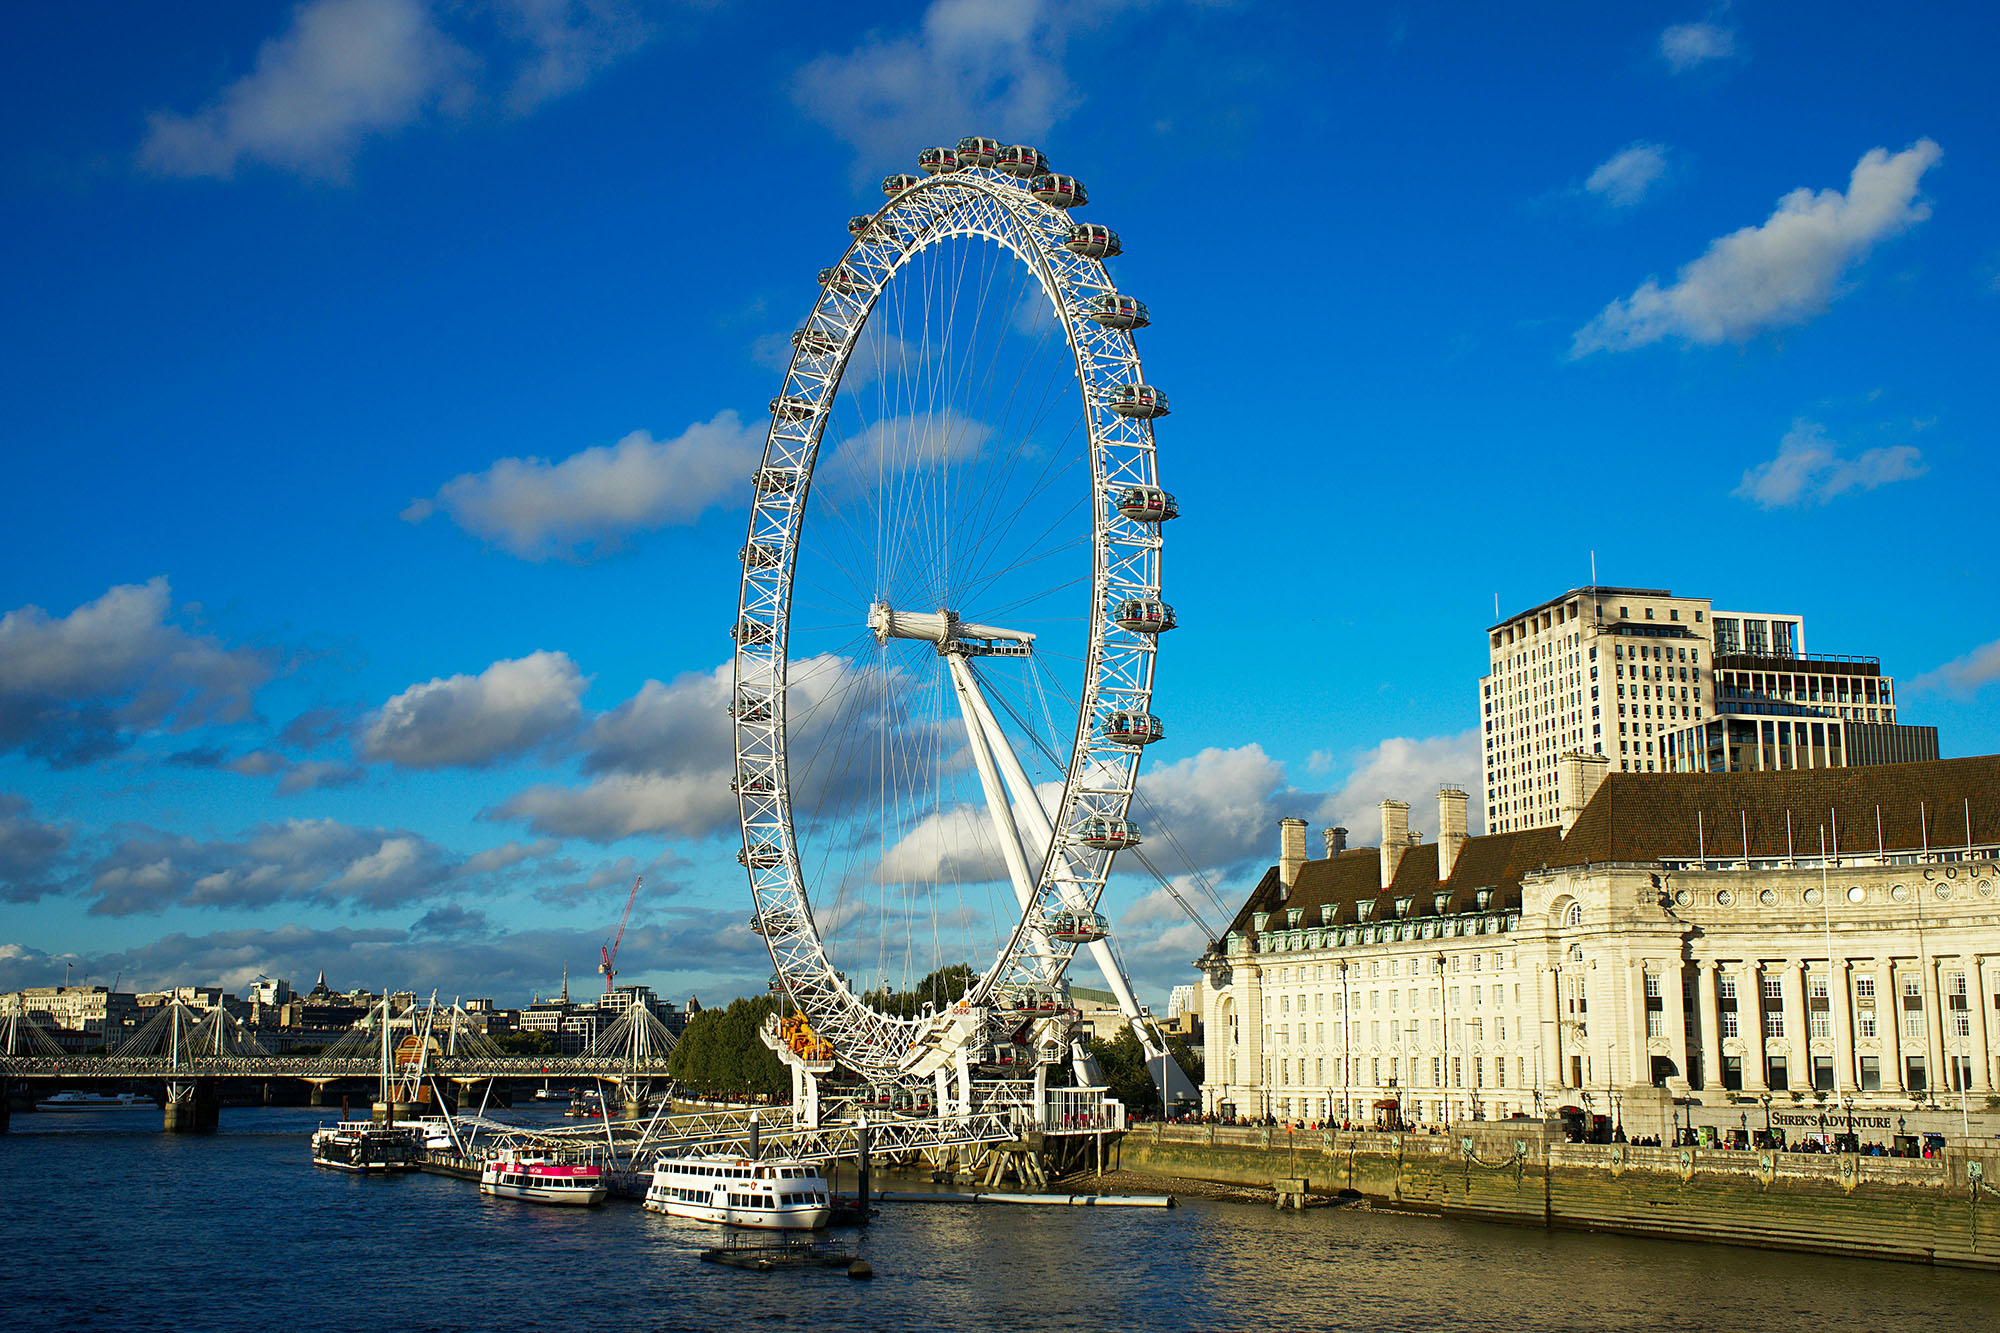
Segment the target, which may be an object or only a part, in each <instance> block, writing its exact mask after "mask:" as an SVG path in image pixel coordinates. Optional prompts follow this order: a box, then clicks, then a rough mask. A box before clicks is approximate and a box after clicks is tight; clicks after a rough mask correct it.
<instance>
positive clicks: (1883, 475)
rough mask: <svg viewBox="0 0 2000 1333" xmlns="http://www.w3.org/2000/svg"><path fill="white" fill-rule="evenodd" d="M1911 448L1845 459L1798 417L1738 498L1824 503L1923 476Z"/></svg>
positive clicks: (1782, 504) (1815, 426) (1773, 504)
mask: <svg viewBox="0 0 2000 1333" xmlns="http://www.w3.org/2000/svg"><path fill="white" fill-rule="evenodd" d="M1924 471H1925V468H1924V460H1923V455H1922V453H1920V452H1919V451H1918V449H1917V447H1916V446H1915V445H1912V444H1897V445H1885V446H1881V447H1878V448H1874V449H1864V450H1862V451H1861V452H1860V453H1858V454H1855V455H1854V456H1853V457H1851V458H1850V457H1847V456H1844V455H1843V454H1842V453H1841V451H1840V445H1839V444H1838V443H1837V442H1836V441H1834V440H1831V439H1829V438H1828V437H1827V433H1826V428H1825V427H1824V426H1822V425H1820V424H1819V423H1818V422H1817V421H1807V420H1806V419H1805V418H1803V417H1801V418H1800V419H1799V420H1797V421H1794V422H1793V423H1792V428H1791V429H1790V430H1788V431H1786V432H1785V438H1784V439H1782V440H1780V441H1779V442H1778V456H1777V457H1776V458H1773V459H1770V460H1768V461H1766V462H1763V463H1759V464H1757V466H1755V467H1753V468H1751V469H1749V470H1748V471H1746V472H1745V473H1744V474H1743V480H1742V482H1741V484H1739V485H1738V486H1737V488H1736V490H1735V494H1736V496H1737V498H1739V499H1743V500H1749V501H1750V502H1752V503H1753V504H1756V505H1758V506H1760V507H1761V508H1764V509H1784V508H1790V507H1803V506H1806V505H1814V504H1825V503H1827V501H1829V500H1832V499H1834V498H1835V497H1836V496H1840V495H1845V494H1847V493H1848V492H1849V491H1872V490H1874V489H1875V488H1876V487H1877V486H1886V485H1888V484H1889V483H1890V482H1895V481H1908V480H1909V479H1910V478H1912V477H1921V476H1922V475H1923V474H1924Z"/></svg>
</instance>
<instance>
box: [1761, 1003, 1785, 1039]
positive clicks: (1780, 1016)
mask: <svg viewBox="0 0 2000 1333" xmlns="http://www.w3.org/2000/svg"><path fill="white" fill-rule="evenodd" d="M1764 1035H1765V1036H1767V1037H1782V1036H1784V1035H1785V1011H1784V1010H1782V1009H1766V1010H1765V1011H1764Z"/></svg>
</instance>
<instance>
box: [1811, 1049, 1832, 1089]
mask: <svg viewBox="0 0 2000 1333" xmlns="http://www.w3.org/2000/svg"><path fill="white" fill-rule="evenodd" d="M1813 1090H1814V1091H1816V1092H1832V1091H1833V1057H1832V1056H1830V1055H1815V1056H1814V1057H1813Z"/></svg>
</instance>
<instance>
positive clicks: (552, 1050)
mask: <svg viewBox="0 0 2000 1333" xmlns="http://www.w3.org/2000/svg"><path fill="white" fill-rule="evenodd" d="M493 1044H494V1045H495V1046H498V1047H499V1048H500V1050H501V1052H502V1053H503V1054H506V1055H555V1054H556V1053H557V1051H556V1043H555V1039H554V1038H553V1037H551V1036H549V1034H548V1033H546V1032H496V1033H494V1034H493Z"/></svg>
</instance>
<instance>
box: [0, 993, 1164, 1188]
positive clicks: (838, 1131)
mask: <svg viewBox="0 0 2000 1333" xmlns="http://www.w3.org/2000/svg"><path fill="white" fill-rule="evenodd" d="M386 1009H387V1005H386V1001H385V1002H384V1003H381V1004H377V1005H376V1006H375V1008H374V1009H373V1010H372V1011H371V1012H370V1013H369V1014H368V1015H367V1017H365V1018H364V1019H363V1020H362V1022H361V1024H360V1025H359V1026H357V1027H355V1028H354V1029H353V1030H351V1031H349V1032H347V1033H345V1034H343V1035H342V1036H341V1037H340V1038H339V1039H338V1040H337V1041H335V1042H334V1043H333V1044H332V1045H330V1046H329V1047H327V1048H326V1049H325V1050H324V1051H322V1052H320V1053H319V1054H316V1055H297V1056H282V1055H273V1054H271V1053H270V1052H269V1051H268V1050H266V1049H265V1048H264V1047H263V1045H262V1044H261V1043H259V1042H258V1041H257V1039H256V1038H255V1037H254V1036H253V1035H252V1034H251V1033H250V1031H249V1030H248V1029H247V1028H246V1027H245V1026H244V1025H243V1024H242V1023H241V1022H239V1021H238V1020H237V1019H236V1018H235V1017H233V1016H232V1015H230V1014H229V1013H228V1012H227V1011H225V1010H222V1009H211V1010H208V1011H206V1012H203V1011H200V1010H196V1009H193V1008H191V1007H189V1006H188V1005H186V1004H184V1003H182V1002H180V1001H178V1000H176V1001H173V1002H172V1003H169V1004H167V1005H164V1006H162V1007H161V1009H160V1012H159V1013H157V1014H156V1015H154V1016H153V1017H152V1018H151V1019H150V1020H148V1021H147V1022H146V1024H145V1025H144V1026H142V1027H141V1028H140V1029H139V1030H138V1031H137V1032H135V1033H134V1034H133V1035H132V1036H130V1037H129V1038H127V1039H126V1040H125V1041H123V1042H121V1043H120V1044H119V1045H117V1046H116V1047H113V1048H112V1049H111V1050H109V1051H108V1052H106V1053H104V1054H101V1055H80V1054H76V1053H73V1052H68V1051H65V1050H64V1049H63V1048H62V1047H61V1045H59V1044H58V1043H57V1041H56V1040H55V1038H54V1036H53V1035H52V1034H51V1033H50V1032H49V1031H48V1030H47V1029H46V1028H43V1027H42V1026H41V1025H39V1024H37V1023H36V1022H35V1021H34V1018H33V1017H32V1016H31V1015H29V1014H27V1013H23V1012H21V1011H19V1010H16V1011H13V1012H10V1013H8V1014H5V1015H0V1093H4V1089H5V1085H6V1084H7V1083H9V1082H12V1081H17V1080H25V1081H36V1082H39V1081H41V1080H55V1081H59V1082H62V1083H77V1082H88V1081H99V1082H102V1081H112V1082H119V1083H131V1082H150V1081H158V1082H160V1083H162V1084H164V1086H165V1090H166V1096H165V1099H164V1102H163V1117H164V1119H163V1123H164V1127H165V1129H166V1130H167V1131H168V1132H169V1133H175V1132H190V1131H201V1130H209V1129H213V1128H215V1126H216V1123H217V1119H218V1115H219V1108H220V1097H219V1089H220V1085H221V1084H222V1083H224V1082H226V1081H229V1080H238V1081H244V1082H250V1081H257V1082H262V1081H268V1080H271V1079H287V1078H292V1079H299V1080H301V1081H302V1082H305V1083H308V1084H311V1085H312V1086H313V1089H314V1101H315V1103H318V1102H320V1101H321V1100H322V1097H323V1095H324V1092H325V1089H326V1088H327V1087H328V1085H330V1084H333V1083H335V1082H338V1081H342V1080H347V1081H360V1080H366V1081H369V1082H373V1083H374V1084H375V1085H376V1091H375V1097H376V1099H377V1100H376V1105H375V1109H376V1112H377V1114H378V1115H384V1114H386V1115H389V1116H394V1117H396V1118H399V1119H401V1118H412V1119H414V1118H417V1117H418V1116H419V1115H420V1114H421V1113H422V1112H423V1111H425V1110H431V1109H437V1108H438V1107H440V1106H441V1104H442V1102H443V1101H444V1098H443V1096H442V1090H441V1088H440V1086H439V1085H440V1084H445V1083H448V1084H451V1085H453V1086H454V1087H455V1088H456V1090H457V1097H456V1101H457V1103H458V1105H459V1106H460V1108H462V1113H461V1114H459V1115H458V1116H456V1117H454V1118H452V1119H451V1120H450V1121H449V1124H450V1128H449V1129H448V1130H447V1131H446V1132H447V1133H448V1134H449V1135H450V1137H451V1139H452V1141H453V1148H454V1151H455V1153H456V1155H458V1156H459V1157H460V1158H463V1159H469V1158H473V1157H475V1156H477V1155H478V1153H476V1152H475V1150H474V1143H473V1141H474V1140H475V1139H478V1140H481V1141H482V1147H481V1150H480V1151H482V1152H483V1151H490V1150H491V1149H493V1148H506V1147H514V1148H532V1149H534V1150H536V1151H540V1152H544V1153H548V1154H552V1155H555V1156H557V1157H560V1158H566V1159H574V1160H587V1161H592V1162H596V1163H599V1164H602V1165H604V1166H605V1167H606V1168H608V1169H610V1170H611V1171H613V1172H614V1173H617V1172H632V1171H636V1170H637V1169H638V1166H639V1164H640V1163H642V1162H645V1161H649V1160H650V1159H651V1158H652V1157H653V1156H655V1155H657V1154H659V1153H661V1152H665V1151H676V1152H687V1151H702V1152H733V1153H751V1154H755V1153H756V1152H758V1151H759V1150H760V1149H761V1148H763V1147H767V1146H768V1147H772V1148H780V1147H781V1148H782V1150H783V1151H784V1152H785V1153H786V1154H787V1155H788V1156H793V1157H798V1158H802V1159H805V1160H808V1161H827V1162H833V1161H840V1160H845V1159H849V1158H864V1159H865V1158H868V1157H875V1158H880V1159H886V1160H892V1161H893V1160H904V1161H914V1160H917V1159H928V1160H930V1161H932V1162H934V1163H937V1164H939V1165H942V1164H944V1163H945V1162H947V1161H949V1160H951V1159H953V1158H956V1159H958V1160H959V1161H960V1162H961V1163H965V1164H969V1167H970V1169H972V1170H973V1171H974V1172H975V1173H977V1172H980V1171H985V1172H987V1173H988V1175H989V1178H990V1179H992V1180H995V1181H997V1180H998V1179H999V1178H1000V1175H1001V1173H1002V1172H1003V1170H1011V1171H1013V1172H1014V1173H1015V1174H1016V1175H1017V1176H1019V1177H1020V1178H1021V1179H1022V1180H1023V1181H1024V1182H1037V1181H1040V1180H1042V1179H1043V1178H1044V1167H1043V1161H1044V1160H1045V1159H1046V1160H1049V1161H1051V1162H1054V1163H1056V1164H1057V1165H1058V1166H1059V1167H1060V1166H1069V1165H1081V1164H1083V1160H1084V1159H1083V1157H1082V1156H1081V1154H1082V1153H1084V1152H1087V1151H1088V1150H1089V1148H1090V1147H1091V1146H1092V1144H1093V1143H1094V1144H1095V1145H1096V1146H1097V1147H1098V1148H1099V1150H1100V1151H1101V1148H1102V1144H1103V1141H1104V1139H1105V1138H1106V1137H1107V1136H1110V1135H1115V1134H1116V1133H1117V1132H1118V1131H1120V1130H1122V1129H1123V1128H1124V1123H1123V1121H1124V1115H1123V1110H1122V1108H1121V1107H1120V1106H1119V1104H1118V1103H1117V1102H1116V1101H1114V1100H1110V1099H1107V1098H1105V1097H1104V1096H1103V1094H1102V1091H1101V1090H1100V1089H1051V1090H1048V1091H1047V1092H1045V1093H1044V1094H1043V1096H1044V1098H1045V1100H1046V1101H1047V1103H1048V1104H1047V1105H1035V1106H1031V1105H1029V1104H1028V1103H1027V1102H1026V1101H1024V1100H1023V1099H1022V1098H1021V1097H1020V1096H1018V1095H1010V1094H1016V1093H1025V1092H1026V1088H1025V1087H1016V1086H1015V1085H1014V1084H1012V1083H1010V1082H1007V1081H1002V1082H999V1083H996V1084H995V1085H994V1086H993V1088H992V1089H991V1090H990V1092H989V1095H987V1096H984V1097H981V1098H980V1099H979V1100H978V1103H977V1104H976V1105H973V1106H965V1107H960V1106H948V1107H944V1108H941V1109H940V1110H939V1111H938V1112H937V1113H932V1108H930V1107H928V1106H917V1107H913V1106H910V1105H903V1106H895V1105H881V1104H878V1103H877V1102H875V1101H873V1100H870V1097H869V1094H867V1093H863V1092H856V1093H853V1094H850V1095H846V1096H841V1095H837V1094H829V1093H827V1092H825V1091H823V1090H822V1089H821V1085H820V1083H819V1080H818V1079H817V1078H815V1077H813V1075H815V1074H818V1073H822V1072H826V1071H825V1070H822V1069H820V1068H819V1067H818V1065H816V1064H814V1063H812V1061H811V1056H812V1055H813V1054H815V1053H814V1052H811V1051H808V1052H807V1053H806V1056H804V1057H801V1056H800V1055H799V1054H797V1053H795V1052H794V1050H793V1049H792V1044H791V1043H788V1042H786V1041H785V1040H784V1039H783V1038H782V1037H781V1035H780V1032H779V1026H778V1024H777V1022H776V1020H775V1019H774V1020H772V1022H771V1023H770V1024H769V1025H768V1029H767V1031H765V1032H764V1033H763V1036H764V1040H765V1044H766V1045H768V1046H770V1047H771V1048H772V1049H773V1050H775V1051H776V1052H777V1054H778V1056H779V1058H780V1059H781V1060H782V1061H783V1062H784V1063H785V1064H786V1065H787V1066H789V1067H791V1071H792V1074H793V1082H794V1089H795V1092H799V1093H802V1095H800V1096H797V1097H795V1101H794V1105H793V1107H792V1108H790V1109H789V1110H787V1108H783V1107H776V1108H764V1109H763V1110H762V1111H760V1110H758V1109H756V1108H751V1107H731V1108H726V1109H720V1110H699V1111H696V1112H693V1113H683V1114H675V1113H674V1112H673V1107H674V1104H675V1100H676V1099H675V1096H674V1093H675V1088H674V1085H673V1082H672V1080H671V1078H670V1077H669V1076H668V1073H667V1057H668V1056H669V1054H670V1053H671V1052H672V1050H673V1046H674V1038H673V1035H672V1034H671V1033H670V1032H668V1031H667V1029H666V1027H665V1026H664V1025H663V1024H662V1023H661V1022H660V1021H659V1019H658V1018H656V1017H654V1016H653V1015H652V1014H651V1013H650V1012H649V1011H647V1010H646V1009H644V1008H643V1007H641V1006H634V1007H633V1008H632V1009H631V1010H629V1011H627V1013H626V1014H624V1015H623V1016H621V1017H620V1018H619V1019H618V1020H617V1021H616V1022H614V1023H612V1024H610V1025H609V1026H607V1027H606V1028H605V1030H604V1031H603V1033H602V1034H600V1035H599V1037H598V1038H597V1040H596V1041H595V1042H594V1043H592V1045H591V1046H590V1048H589V1049H588V1050H586V1051H583V1052H582V1053H580V1054H577V1055H568V1056H514V1055H507V1054H505V1053H504V1052H503V1051H501V1049H500V1048H499V1046H498V1045H496V1044H495V1043H494V1042H493V1040H492V1039H491V1038H489V1037H487V1036H486V1035H485V1034H484V1033H483V1032H482V1031H480V1029H479V1028H478V1026H477V1024H476V1022H475V1020H474V1019H473V1017H472V1015H471V1014H470V1013H468V1012H467V1011H466V1010H465V1009H463V1008H461V1007H459V1006H457V1005H441V1004H438V1003H437V1002H436V1001H435V1000H433V1001H432V1002H431V1003H430V1004H428V1005H420V1006H417V1007H415V1008H412V1009H409V1010H406V1011H404V1012H401V1013H395V1012H386V1013H385V1010H386ZM504 1079H542V1080H549V1079H558V1080H576V1079H593V1080H596V1081H597V1082H598V1084H599V1085H600V1087H605V1088H608V1089H609V1093H608V1094H607V1096H606V1098H605V1101H606V1103H607V1104H610V1105H615V1106H618V1107H621V1108H622V1110H623V1115H622V1117H621V1116H612V1115H609V1114H607V1116H606V1117H605V1118H604V1119H603V1120H601V1121H596V1120H593V1121H592V1123H590V1124H587V1125H582V1126H577V1127H574V1128H570V1127H556V1128H550V1127H541V1126H535V1127H530V1126H522V1125H512V1124H507V1123H505V1122H502V1121H497V1120H493V1119H489V1118H487V1117H486V1116H485V1115H484V1110H485V1102H486V1101H487V1100H488V1099H489V1098H490V1096H491V1092H492V1086H493V1084H494V1083H495V1082H496V1081H498V1080H504ZM482 1085H483V1087H482ZM1029 1086H1032V1085H1029ZM428 1094H436V1095H435V1096H432V1095H428ZM884 1100H886V1099H884ZM475 1101H477V1102H478V1104H479V1111H478V1112H477V1113H472V1112H465V1111H464V1110H463V1108H467V1107H469V1106H471V1105H472V1104H473V1103H474V1102H475ZM5 1105H6V1103H5V1100H4V1098H0V1129H4V1128H5V1126H6V1120H5V1118H4V1107H5ZM1037 1122H1040V1123H1039V1124H1037ZM1031 1128H1033V1129H1034V1130H1035V1133H1034V1135H1033V1137H1034V1138H1035V1139H1037V1140H1041V1142H1040V1143H1039V1144H1038V1145H1037V1147H1036V1148H1034V1149H1032V1150H1031V1147H1030V1142H1029V1140H1028V1139H1027V1138H1024V1131H1027V1130H1029V1129H1031Z"/></svg>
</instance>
